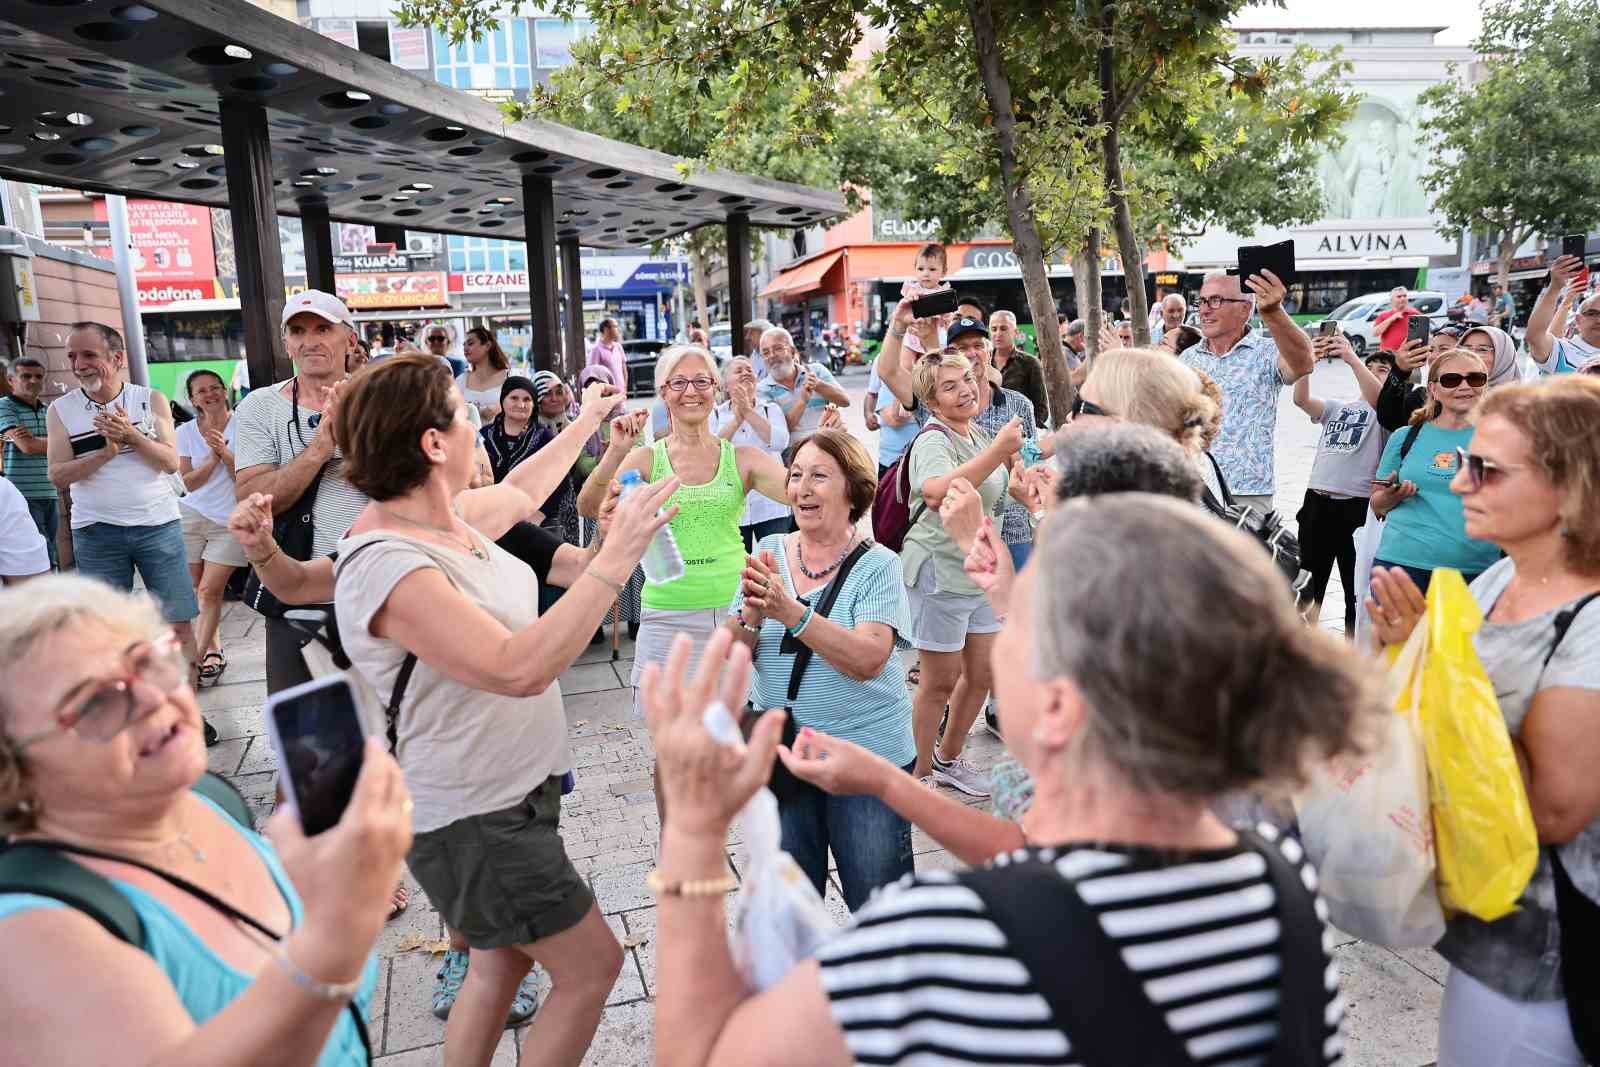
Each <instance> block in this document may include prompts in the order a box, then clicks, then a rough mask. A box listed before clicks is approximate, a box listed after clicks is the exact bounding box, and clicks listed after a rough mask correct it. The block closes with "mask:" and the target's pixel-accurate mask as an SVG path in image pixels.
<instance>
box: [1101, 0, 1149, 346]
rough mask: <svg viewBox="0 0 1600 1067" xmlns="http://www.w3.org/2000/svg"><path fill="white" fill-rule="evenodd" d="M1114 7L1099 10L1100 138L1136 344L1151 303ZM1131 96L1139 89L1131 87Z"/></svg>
mask: <svg viewBox="0 0 1600 1067" xmlns="http://www.w3.org/2000/svg"><path fill="white" fill-rule="evenodd" d="M1115 10H1116V8H1115V5H1113V4H1110V3H1102V5H1101V8H1100V32H1101V35H1102V38H1101V39H1102V44H1101V47H1100V117H1101V120H1102V121H1103V122H1104V123H1105V127H1106V132H1105V134H1104V136H1102V137H1101V139H1100V151H1101V154H1102V156H1103V157H1104V163H1105V175H1106V204H1107V206H1109V207H1110V208H1111V226H1112V229H1113V230H1114V231H1115V233H1116V235H1117V253H1118V255H1120V256H1121V258H1122V277H1123V280H1124V281H1125V282H1126V283H1127V290H1128V317H1129V318H1130V319H1132V320H1133V343H1134V344H1136V345H1141V346H1142V345H1148V344H1149V343H1150V302H1149V300H1148V298H1146V296H1145V292H1144V257H1143V256H1142V255H1140V254H1139V238H1138V235H1137V234H1135V233H1134V229H1133V212H1132V211H1131V210H1130V209H1129V207H1128V197H1127V195H1126V193H1125V191H1124V188H1123V180H1122V145H1121V143H1120V141H1119V139H1118V136H1117V125H1118V122H1119V121H1120V116H1119V115H1118V114H1117V112H1118V110H1119V108H1118V105H1119V104H1120V103H1121V102H1120V101H1118V100H1117V84H1116V62H1115V60H1116V56H1115V53H1114V52H1113V51H1112V48H1111V24H1112V20H1113V19H1114V18H1115ZM1128 91H1129V92H1130V93H1134V92H1137V91H1138V90H1137V88H1135V87H1129V90H1128Z"/></svg>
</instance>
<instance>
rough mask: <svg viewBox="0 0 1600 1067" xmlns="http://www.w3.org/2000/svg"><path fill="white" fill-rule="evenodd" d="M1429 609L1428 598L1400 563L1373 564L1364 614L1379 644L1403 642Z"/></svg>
mask: <svg viewBox="0 0 1600 1067" xmlns="http://www.w3.org/2000/svg"><path fill="white" fill-rule="evenodd" d="M1427 610H1428V599H1427V597H1425V596H1423V595H1422V590H1420V589H1418V588H1417V583H1416V582H1414V581H1412V580H1411V575H1409V574H1407V573H1406V572H1405V571H1404V570H1402V569H1401V568H1399V567H1374V568H1372V595H1371V596H1369V597H1367V614H1368V615H1369V616H1371V618H1372V631H1373V633H1374V634H1375V635H1376V636H1377V638H1378V641H1379V647H1380V648H1381V647H1384V646H1387V645H1403V644H1405V643H1406V641H1407V640H1409V639H1410V637H1411V631H1412V630H1415V629H1416V628H1417V622H1418V621H1419V620H1420V619H1421V618H1422V616H1423V613H1424V612H1426V611H1427Z"/></svg>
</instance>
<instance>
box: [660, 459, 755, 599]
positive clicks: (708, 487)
mask: <svg viewBox="0 0 1600 1067" xmlns="http://www.w3.org/2000/svg"><path fill="white" fill-rule="evenodd" d="M650 451H651V454H652V456H653V458H652V460H651V463H650V480H651V481H652V482H659V481H661V479H663V478H670V477H671V476H672V461H671V460H670V459H668V458H667V441H666V439H663V440H660V441H657V442H656V443H655V444H654V445H653V446H652V447H651V450H650ZM673 504H676V505H678V514H677V515H675V516H674V517H673V519H672V536H673V537H674V538H676V539H677V542H678V551H679V552H681V553H682V554H683V567H684V572H683V577H682V578H678V579H675V580H673V581H670V582H661V583H660V584H657V583H655V582H646V583H645V585H644V598H643V604H644V606H645V607H647V608H656V609H659V610H664V611H704V610H706V609H707V608H726V607H727V606H728V604H729V602H730V601H732V600H733V594H734V593H736V592H737V591H738V589H739V576H740V575H741V574H743V573H744V538H743V537H742V536H740V534H739V520H740V518H741V517H743V515H744V480H743V479H741V478H740V477H739V460H738V456H737V453H736V452H735V450H734V447H733V443H732V442H730V441H723V442H722V443H721V457H720V458H719V459H718V461H717V473H716V474H715V475H713V476H712V478H711V480H710V481H709V482H703V483H701V484H700V485H680V486H679V487H678V491H677V492H676V493H673V494H672V496H670V497H668V498H667V502H666V505H665V506H666V507H671V506H672V505H673Z"/></svg>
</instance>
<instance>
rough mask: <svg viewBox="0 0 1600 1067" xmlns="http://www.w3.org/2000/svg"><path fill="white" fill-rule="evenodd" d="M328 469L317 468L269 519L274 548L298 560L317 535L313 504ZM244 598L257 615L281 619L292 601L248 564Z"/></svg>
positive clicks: (308, 555) (307, 552) (306, 554)
mask: <svg viewBox="0 0 1600 1067" xmlns="http://www.w3.org/2000/svg"><path fill="white" fill-rule="evenodd" d="M327 470H328V467H327V465H326V464H324V465H323V467H322V469H321V470H319V471H317V473H316V476H315V477H313V478H312V479H311V483H310V484H309V485H307V486H306V489H305V492H303V493H301V494H300V498H299V499H298V500H296V501H295V502H294V503H293V504H291V505H289V507H287V508H285V509H284V510H283V511H281V512H279V513H278V514H277V515H276V516H274V517H273V520H272V537H273V539H274V540H276V541H277V542H278V550H279V551H280V552H282V553H283V554H284V555H286V556H288V557H289V558H290V559H297V560H300V561H302V562H304V561H306V560H308V559H310V558H311V553H312V549H313V546H314V545H315V543H316V539H317V527H316V522H315V520H314V518H313V514H312V513H313V512H314V511H315V510H316V507H317V488H318V487H319V486H320V485H321V484H322V476H323V474H325V473H326V472H327ZM244 602H245V603H246V604H247V605H249V606H250V607H251V608H252V609H254V610H255V611H256V612H258V613H259V614H261V615H265V616H266V617H267V618H269V619H281V618H283V613H284V612H286V611H289V610H290V609H291V607H293V605H289V604H285V603H284V602H283V601H281V600H279V599H278V598H277V597H275V596H273V595H272V593H271V592H270V591H269V590H268V589H267V587H266V586H264V585H262V584H261V576H260V575H258V574H257V573H256V571H255V568H254V567H252V568H250V574H249V576H248V577H247V578H245V581H244Z"/></svg>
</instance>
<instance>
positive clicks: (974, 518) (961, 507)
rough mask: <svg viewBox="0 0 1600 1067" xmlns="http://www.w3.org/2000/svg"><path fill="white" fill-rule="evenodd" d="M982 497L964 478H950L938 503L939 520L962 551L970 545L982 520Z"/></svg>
mask: <svg viewBox="0 0 1600 1067" xmlns="http://www.w3.org/2000/svg"><path fill="white" fill-rule="evenodd" d="M983 517H984V516H983V497H982V496H980V495H979V494H978V491H977V490H976V489H974V488H973V486H972V483H971V482H969V481H967V480H966V479H965V478H952V479H951V480H950V488H948V489H946V490H945V494H944V500H942V501H941V502H940V503H939V521H940V522H942V523H943V524H944V531H945V533H947V534H949V535H950V539H951V540H952V541H954V542H955V543H956V545H957V547H959V548H960V549H961V550H962V551H963V552H965V551H967V550H968V549H970V548H971V547H972V541H973V538H975V537H977V535H978V527H979V525H980V523H981V522H982V521H983Z"/></svg>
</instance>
